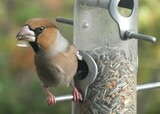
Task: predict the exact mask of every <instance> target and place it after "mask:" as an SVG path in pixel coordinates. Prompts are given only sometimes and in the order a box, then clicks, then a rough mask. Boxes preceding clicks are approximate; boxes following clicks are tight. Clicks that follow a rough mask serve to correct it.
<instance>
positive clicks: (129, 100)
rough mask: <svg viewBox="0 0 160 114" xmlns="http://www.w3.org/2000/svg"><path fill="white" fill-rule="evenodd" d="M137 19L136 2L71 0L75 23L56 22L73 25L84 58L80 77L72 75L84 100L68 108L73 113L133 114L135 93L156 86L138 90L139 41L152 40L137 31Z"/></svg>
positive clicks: (121, 0) (155, 85)
mask: <svg viewBox="0 0 160 114" xmlns="http://www.w3.org/2000/svg"><path fill="white" fill-rule="evenodd" d="M137 15H138V0H74V22H73V21H71V20H68V19H63V18H57V21H59V22H63V23H67V24H71V25H73V26H74V38H73V43H74V44H75V45H76V47H77V48H78V49H79V50H81V51H80V55H82V58H83V62H80V63H79V69H78V70H80V71H84V72H82V73H81V74H83V75H77V76H76V77H75V84H76V87H77V88H78V89H79V91H80V92H81V93H82V96H83V101H82V102H80V103H73V104H72V105H73V108H72V114H136V112H137V106H136V105H137V90H145V89H149V88H155V87H159V86H160V84H159V83H156V84H149V85H140V86H137V68H138V52H137V47H138V46H137V42H138V40H144V41H149V42H156V38H155V37H152V36H148V35H143V34H139V33H138V27H137ZM77 72H78V71H77ZM72 98H73V97H72V96H71V95H68V96H62V97H61V96H60V97H57V99H58V100H67V99H72Z"/></svg>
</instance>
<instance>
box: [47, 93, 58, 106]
mask: <svg viewBox="0 0 160 114" xmlns="http://www.w3.org/2000/svg"><path fill="white" fill-rule="evenodd" d="M47 102H48V105H49V106H51V105H52V104H55V103H56V100H55V96H54V95H53V94H52V93H50V92H49V93H48V98H47Z"/></svg>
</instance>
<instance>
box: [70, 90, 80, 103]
mask: <svg viewBox="0 0 160 114" xmlns="http://www.w3.org/2000/svg"><path fill="white" fill-rule="evenodd" d="M72 95H73V101H75V102H79V101H82V95H81V93H80V92H79V91H78V90H77V88H75V87H74V88H73V92H72Z"/></svg>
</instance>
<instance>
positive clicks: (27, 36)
mask: <svg viewBox="0 0 160 114" xmlns="http://www.w3.org/2000/svg"><path fill="white" fill-rule="evenodd" d="M16 38H17V40H18V41H28V42H35V40H36V37H35V33H34V31H32V30H30V29H29V27H28V25H25V26H24V27H23V28H22V29H21V30H20V32H19V33H18V34H17V36H16Z"/></svg>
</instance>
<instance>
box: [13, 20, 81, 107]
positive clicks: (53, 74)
mask: <svg viewBox="0 0 160 114" xmlns="http://www.w3.org/2000/svg"><path fill="white" fill-rule="evenodd" d="M16 38H17V41H25V42H28V44H30V46H31V47H32V49H33V51H34V64H35V69H36V72H37V75H38V77H39V79H40V81H41V82H42V85H43V88H44V91H45V93H46V94H47V102H48V105H49V106H50V105H52V104H55V103H56V100H55V96H54V95H53V94H52V93H51V92H50V91H49V88H50V87H54V88H56V87H59V86H67V85H68V84H69V85H70V86H71V87H72V88H73V91H72V95H73V101H75V102H79V101H81V100H82V95H81V93H80V92H79V91H78V89H77V88H76V87H75V85H74V83H73V79H74V76H75V75H76V71H77V67H78V61H79V60H78V59H79V57H78V56H77V52H78V49H77V48H76V47H75V46H74V45H73V44H70V43H69V42H68V40H67V39H66V38H65V37H64V36H63V35H62V34H61V33H60V31H59V29H58V28H57V26H56V25H55V24H54V23H53V22H52V21H49V20H48V19H45V18H31V19H29V20H27V21H26V22H25V24H24V26H23V27H22V28H21V30H20V31H19V32H18V34H17V36H16Z"/></svg>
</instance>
